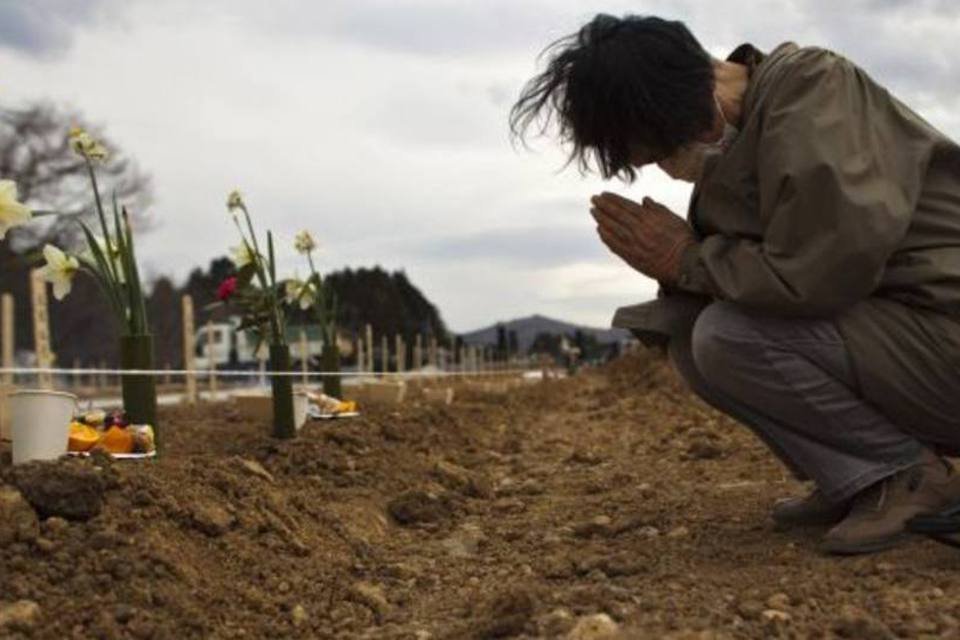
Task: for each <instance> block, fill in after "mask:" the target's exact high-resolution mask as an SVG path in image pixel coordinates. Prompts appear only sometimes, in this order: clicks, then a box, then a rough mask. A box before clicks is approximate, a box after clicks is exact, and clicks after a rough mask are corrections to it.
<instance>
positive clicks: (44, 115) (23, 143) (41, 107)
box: [0, 103, 152, 253]
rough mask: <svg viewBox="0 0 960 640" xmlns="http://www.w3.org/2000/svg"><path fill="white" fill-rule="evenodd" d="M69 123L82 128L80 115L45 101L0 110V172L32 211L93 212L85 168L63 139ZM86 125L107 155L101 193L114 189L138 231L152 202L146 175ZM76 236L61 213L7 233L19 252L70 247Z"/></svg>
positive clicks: (76, 228)
mask: <svg viewBox="0 0 960 640" xmlns="http://www.w3.org/2000/svg"><path fill="white" fill-rule="evenodd" d="M74 125H79V126H85V125H84V119H83V117H82V116H81V115H80V114H79V113H77V112H75V111H71V110H69V109H62V108H59V107H56V106H53V105H51V104H48V103H36V104H33V105H30V106H27V107H24V108H22V109H10V108H6V109H0V176H2V177H3V178H4V179H7V180H13V181H14V182H16V183H17V187H18V190H19V196H20V199H21V201H23V202H24V203H26V204H28V205H30V206H31V207H32V208H33V209H35V210H38V211H39V210H49V211H56V212H60V213H66V214H71V215H72V214H78V215H82V214H86V215H88V216H90V215H93V203H92V196H91V193H90V183H89V178H88V177H87V169H86V166H85V164H84V161H83V159H82V158H80V157H79V156H78V155H77V154H75V153H74V151H73V149H72V148H71V147H70V144H69V142H68V139H67V135H68V133H69V130H70V128H71V127H72V126H74ZM86 128H88V130H89V131H90V132H91V134H93V135H94V136H95V137H96V138H97V139H98V140H100V141H102V142H103V144H104V146H106V147H107V150H108V151H109V153H110V155H109V157H108V158H107V160H106V161H105V162H104V164H103V165H102V166H100V167H98V170H97V179H98V181H99V183H100V189H101V192H102V193H103V194H105V195H106V196H107V197H112V195H113V194H114V193H116V195H117V199H118V200H119V201H120V202H121V203H123V204H124V205H125V206H126V207H127V209H128V210H129V211H130V214H131V216H133V219H134V224H135V225H138V226H139V228H141V229H142V228H143V227H144V226H145V222H146V218H145V216H144V211H145V210H146V208H147V206H148V205H149V204H150V202H151V200H152V190H151V186H150V179H149V177H148V176H147V175H146V174H144V173H142V172H141V171H140V169H139V168H138V167H137V164H136V163H135V162H134V161H133V160H132V159H131V158H130V157H129V156H127V155H125V154H124V153H123V152H122V151H121V150H120V149H119V148H118V147H117V146H116V145H114V144H112V143H111V142H110V141H109V140H107V139H105V138H104V135H103V132H102V131H100V130H98V128H97V127H86ZM88 219H89V218H88ZM79 236H80V228H79V226H78V225H77V224H76V220H75V219H74V218H73V217H71V216H60V217H50V218H46V219H41V220H37V221H34V222H33V223H32V224H29V225H26V226H24V227H20V228H18V229H16V230H15V231H14V232H12V233H11V234H10V235H9V236H8V237H9V238H11V242H12V243H13V247H14V248H15V249H16V250H17V251H18V252H20V253H23V252H25V251H29V250H30V249H33V248H36V247H39V246H42V245H43V244H44V243H45V242H51V241H56V242H58V243H61V244H66V245H68V246H69V245H71V244H73V242H74V241H75V240H76V239H77V238H79Z"/></svg>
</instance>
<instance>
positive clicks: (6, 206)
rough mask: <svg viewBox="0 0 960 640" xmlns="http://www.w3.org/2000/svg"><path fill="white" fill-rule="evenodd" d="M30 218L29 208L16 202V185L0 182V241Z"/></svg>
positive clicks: (6, 181)
mask: <svg viewBox="0 0 960 640" xmlns="http://www.w3.org/2000/svg"><path fill="white" fill-rule="evenodd" d="M31 217H33V213H32V212H31V211H30V207H27V206H26V205H24V204H22V203H20V202H18V201H17V183H15V182H14V181H13V180H0V240H3V238H4V236H5V235H7V231H8V230H10V229H12V228H14V227H17V226H20V225H22V224H26V223H27V222H29V221H30V218H31Z"/></svg>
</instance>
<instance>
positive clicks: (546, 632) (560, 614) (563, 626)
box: [540, 607, 574, 638]
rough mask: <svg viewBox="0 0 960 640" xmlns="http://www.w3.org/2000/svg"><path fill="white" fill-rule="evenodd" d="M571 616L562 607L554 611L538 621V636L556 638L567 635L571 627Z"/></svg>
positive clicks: (572, 621) (572, 622)
mask: <svg viewBox="0 0 960 640" xmlns="http://www.w3.org/2000/svg"><path fill="white" fill-rule="evenodd" d="M573 624H574V619H573V614H572V613H570V611H569V610H567V609H564V608H563V607H560V608H557V609H554V610H553V611H551V612H550V613H548V614H547V615H545V616H544V617H543V618H542V619H541V620H540V635H541V636H543V637H547V638H557V637H560V636H563V635H565V634H567V633H568V632H569V631H570V629H571V628H572V627H573Z"/></svg>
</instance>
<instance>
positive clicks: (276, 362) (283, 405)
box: [270, 344, 297, 440]
mask: <svg viewBox="0 0 960 640" xmlns="http://www.w3.org/2000/svg"><path fill="white" fill-rule="evenodd" d="M270 370H271V371H283V372H287V371H290V345H286V344H272V345H270ZM270 386H271V388H272V390H273V437H274V438H279V439H281V440H289V439H290V438H294V437H296V435H297V428H296V425H295V424H294V420H293V378H291V377H290V376H272V377H271V379H270Z"/></svg>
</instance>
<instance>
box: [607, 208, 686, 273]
mask: <svg viewBox="0 0 960 640" xmlns="http://www.w3.org/2000/svg"><path fill="white" fill-rule="evenodd" d="M590 203H591V204H592V205H593V207H592V208H591V209H590V213H591V214H592V215H593V217H594V219H595V220H596V221H597V232H598V233H599V234H600V239H601V240H603V243H604V244H605V245H607V247H608V248H609V249H610V250H611V251H612V252H614V253H615V254H617V255H618V256H620V257H621V258H623V260H624V261H625V262H626V263H627V264H629V265H630V266H631V267H633V268H634V269H636V270H637V271H639V272H640V273H642V274H644V275H647V276H649V277H651V278H653V279H655V280H658V281H660V282H663V283H667V284H676V283H677V280H678V279H679V277H680V266H681V264H680V263H681V259H682V258H683V252H684V250H685V249H686V248H687V247H689V246H690V245H693V244H696V243H697V239H696V236H695V235H694V233H693V229H692V228H691V227H690V225H689V224H687V221H686V220H684V219H683V218H681V217H680V216H678V215H677V214H675V213H673V212H672V211H670V209H667V208H666V207H665V206H663V205H662V204H660V203H659V202H656V201H654V200H653V199H652V198H644V199H643V204H638V203H636V202H634V201H633V200H628V199H626V198H624V197H622V196H618V195H617V194H615V193H609V192H604V193H602V194H600V195H598V196H593V197H592V198H590Z"/></svg>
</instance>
